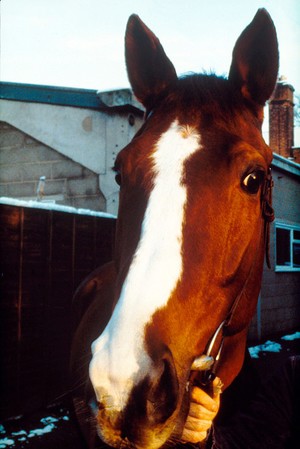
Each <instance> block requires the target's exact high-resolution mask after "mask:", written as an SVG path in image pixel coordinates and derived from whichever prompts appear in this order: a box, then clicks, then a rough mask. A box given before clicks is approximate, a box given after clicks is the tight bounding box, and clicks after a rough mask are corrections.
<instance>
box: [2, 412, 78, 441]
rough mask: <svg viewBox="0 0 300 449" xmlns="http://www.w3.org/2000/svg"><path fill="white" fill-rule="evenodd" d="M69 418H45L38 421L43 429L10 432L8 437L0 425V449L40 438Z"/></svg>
mask: <svg viewBox="0 0 300 449" xmlns="http://www.w3.org/2000/svg"><path fill="white" fill-rule="evenodd" d="M69 420H70V418H69V417H68V416H66V415H62V416H59V417H58V418H56V417H53V416H46V417H45V418H42V419H40V423H41V424H42V425H43V426H44V427H40V428H37V429H32V430H29V431H26V430H19V431H17V432H11V434H10V435H8V432H6V430H5V427H4V426H3V425H2V424H0V435H1V437H3V438H1V437H0V449H6V448H8V447H11V446H13V447H14V445H15V443H17V442H24V441H27V442H28V441H29V439H30V438H34V437H41V436H43V435H45V434H47V433H51V432H52V431H53V430H54V429H56V428H57V425H56V424H57V423H59V422H60V421H69Z"/></svg>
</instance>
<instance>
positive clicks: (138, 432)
mask: <svg viewBox="0 0 300 449" xmlns="http://www.w3.org/2000/svg"><path fill="white" fill-rule="evenodd" d="M128 420H129V418H127V421H128ZM122 427H123V426H122V424H121V418H120V416H118V414H117V413H114V412H113V411H110V412H109V413H105V412H104V411H99V412H98V414H97V432H98V435H99V437H100V439H101V440H102V441H103V442H104V443H105V444H107V445H109V446H111V447H113V448H116V449H120V448H131V449H133V448H134V449H159V448H161V447H162V446H164V445H165V444H166V443H167V444H168V446H172V443H171V441H172V440H173V439H174V440H175V437H174V432H175V429H176V428H177V427H178V426H177V425H176V419H174V418H170V419H169V420H168V421H167V422H165V423H163V424H160V425H159V426H155V427H154V428H151V427H150V428H149V427H148V426H145V425H143V424H142V423H141V424H140V423H138V422H136V423H135V424H134V425H132V429H134V434H132V435H130V437H123V435H122V434H123V432H122V430H121V428H122ZM177 441H178V440H177Z"/></svg>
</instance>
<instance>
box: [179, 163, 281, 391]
mask: <svg viewBox="0 0 300 449" xmlns="http://www.w3.org/2000/svg"><path fill="white" fill-rule="evenodd" d="M273 185H274V182H273V179H272V174H271V168H270V167H269V169H268V173H267V176H266V177H265V181H264V184H263V186H262V190H261V210H262V217H263V220H264V222H263V232H264V249H265V258H266V264H267V266H268V268H271V264H270V223H271V222H272V221H273V220H274V218H275V215H274V210H273V208H272V188H273ZM257 253H258V251H257V252H256V254H257ZM255 263H256V257H254V260H253V263H252V266H251V268H250V271H249V275H248V277H247V279H246V282H245V284H244V286H243V288H242V290H241V291H240V292H239V294H238V295H237V296H236V298H235V299H234V301H233V303H232V305H231V307H230V310H229V312H228V314H227V316H226V318H225V319H224V320H223V321H222V322H221V324H220V325H219V326H218V328H217V329H216V331H215V332H214V334H213V336H212V338H211V339H210V341H209V343H208V345H207V347H206V351H205V353H204V354H202V355H201V356H200V357H197V358H196V359H195V360H194V362H193V364H192V367H191V375H190V378H189V382H188V384H189V385H190V384H192V385H199V386H200V387H204V388H208V387H209V386H210V384H211V383H212V382H213V380H214V379H215V377H216V372H217V368H218V366H219V364H220V360H221V355H222V350H223V346H224V339H225V337H226V336H228V335H230V332H228V329H229V326H230V324H231V322H232V319H233V316H234V314H235V311H236V309H237V307H238V305H239V303H240V300H241V298H242V296H243V293H244V291H245V289H246V286H247V284H248V281H249V279H250V277H251V275H252V271H253V268H254V266H255ZM217 343H218V346H217V347H216V344H217ZM213 353H214V354H216V355H215V356H214V357H213V355H212V354H213Z"/></svg>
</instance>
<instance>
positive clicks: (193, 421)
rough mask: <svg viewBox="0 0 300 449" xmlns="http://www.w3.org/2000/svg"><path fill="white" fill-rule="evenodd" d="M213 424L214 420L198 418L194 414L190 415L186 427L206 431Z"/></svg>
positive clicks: (195, 430)
mask: <svg viewBox="0 0 300 449" xmlns="http://www.w3.org/2000/svg"><path fill="white" fill-rule="evenodd" d="M211 426H212V420H205V419H201V420H199V419H197V418H193V417H192V416H188V418H187V420H186V422H185V425H184V428H185V429H187V430H193V431H194V432H204V431H207V430H208V429H210V428H211Z"/></svg>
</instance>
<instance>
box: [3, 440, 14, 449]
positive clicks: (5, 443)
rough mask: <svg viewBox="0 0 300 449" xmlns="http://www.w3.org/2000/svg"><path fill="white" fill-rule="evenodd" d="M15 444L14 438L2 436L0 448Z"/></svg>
mask: <svg viewBox="0 0 300 449" xmlns="http://www.w3.org/2000/svg"><path fill="white" fill-rule="evenodd" d="M13 444H15V442H14V440H11V439H10V438H1V440H0V449H5V448H6V447H7V446H12V445H13Z"/></svg>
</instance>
